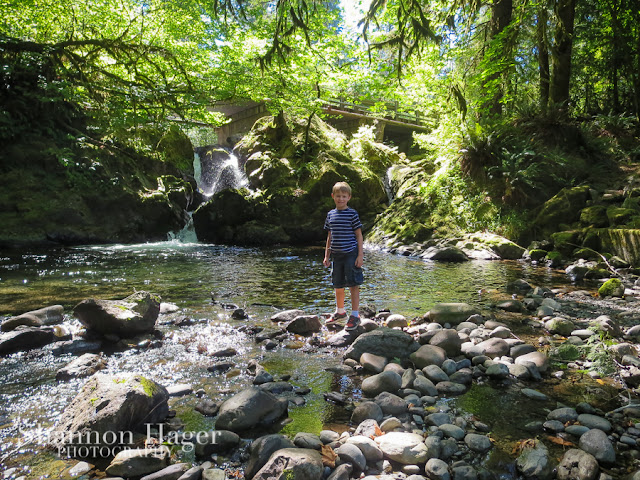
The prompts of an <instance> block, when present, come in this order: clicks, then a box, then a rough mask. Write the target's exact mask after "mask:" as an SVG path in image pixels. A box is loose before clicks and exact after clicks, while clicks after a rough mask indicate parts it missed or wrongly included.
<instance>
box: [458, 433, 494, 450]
mask: <svg viewBox="0 0 640 480" xmlns="http://www.w3.org/2000/svg"><path fill="white" fill-rule="evenodd" d="M464 443H466V444H467V447H469V450H471V451H474V452H479V453H484V452H488V451H489V450H490V449H491V446H492V443H491V439H490V438H489V437H487V436H486V435H479V434H477V433H468V434H467V435H465V437H464Z"/></svg>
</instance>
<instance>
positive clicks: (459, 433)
mask: <svg viewBox="0 0 640 480" xmlns="http://www.w3.org/2000/svg"><path fill="white" fill-rule="evenodd" d="M438 430H440V431H441V432H442V433H444V436H445V437H448V438H454V439H455V440H456V441H458V442H459V441H461V440H462V439H464V430H463V429H462V428H460V427H459V426H457V425H453V424H451V423H444V424H442V425H440V426H439V427H438Z"/></svg>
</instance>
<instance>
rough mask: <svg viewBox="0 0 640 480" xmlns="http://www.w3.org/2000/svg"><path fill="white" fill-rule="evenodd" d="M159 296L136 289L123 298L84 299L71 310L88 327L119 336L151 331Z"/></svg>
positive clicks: (156, 314) (155, 317)
mask: <svg viewBox="0 0 640 480" xmlns="http://www.w3.org/2000/svg"><path fill="white" fill-rule="evenodd" d="M159 312H160V297H158V296H157V295H153V294H151V293H149V292H136V293H134V294H133V295H129V296H128V297H126V298H125V299H123V300H99V299H98V300H96V299H93V298H90V299H87V300H83V301H82V302H80V303H79V304H78V305H76V306H75V307H74V308H73V314H74V315H75V316H76V318H77V319H78V320H79V321H80V323H82V325H84V326H85V327H86V328H87V330H91V331H95V332H98V333H100V334H102V335H105V334H115V335H118V336H119V337H121V338H130V337H134V336H136V335H138V334H141V333H147V332H151V331H153V329H154V327H155V324H156V320H157V319H158V313H159Z"/></svg>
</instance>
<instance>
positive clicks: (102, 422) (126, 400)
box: [50, 373, 169, 448]
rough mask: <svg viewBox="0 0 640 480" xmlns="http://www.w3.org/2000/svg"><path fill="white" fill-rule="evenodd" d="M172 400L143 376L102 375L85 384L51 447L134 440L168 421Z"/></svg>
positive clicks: (53, 438) (69, 407) (60, 422)
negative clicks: (150, 427) (147, 427)
mask: <svg viewBox="0 0 640 480" xmlns="http://www.w3.org/2000/svg"><path fill="white" fill-rule="evenodd" d="M168 399H169V394H168V392H167V389H166V388H164V387H163V386H162V385H159V384H157V383H156V382H154V381H153V380H149V379H148V378H145V377H143V376H141V375H138V374H133V373H121V374H118V375H105V374H100V373H98V374H96V375H94V376H93V377H91V378H90V379H89V380H88V381H87V383H85V384H84V386H83V387H82V389H81V390H80V392H79V393H78V395H76V397H75V398H74V399H73V400H72V401H71V404H70V405H69V406H68V407H67V408H66V409H65V410H64V413H63V414H62V416H61V417H60V421H59V422H58V424H57V425H56V426H55V428H54V429H53V431H52V433H51V435H50V438H51V443H52V444H53V445H54V446H55V447H57V448H64V447H67V446H71V445H91V446H94V445H110V446H112V440H113V435H117V436H118V438H121V437H122V438H126V439H127V440H128V439H130V438H131V439H132V438H133V434H132V433H131V432H136V431H141V430H143V429H142V427H143V425H145V424H154V423H159V422H161V421H162V420H164V419H165V418H166V416H167V415H168V413H169V406H168V405H167V400H168ZM118 432H124V434H123V435H119V433H118Z"/></svg>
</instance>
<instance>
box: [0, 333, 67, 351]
mask: <svg viewBox="0 0 640 480" xmlns="http://www.w3.org/2000/svg"><path fill="white" fill-rule="evenodd" d="M55 338H56V337H55V335H54V334H53V327H24V326H20V327H17V328H16V329H15V330H12V331H10V332H7V333H3V334H0V355H8V354H10V353H14V352H21V351H25V350H32V349H34V348H40V347H43V346H45V345H48V344H49V343H52V342H53V341H54V340H55Z"/></svg>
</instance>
